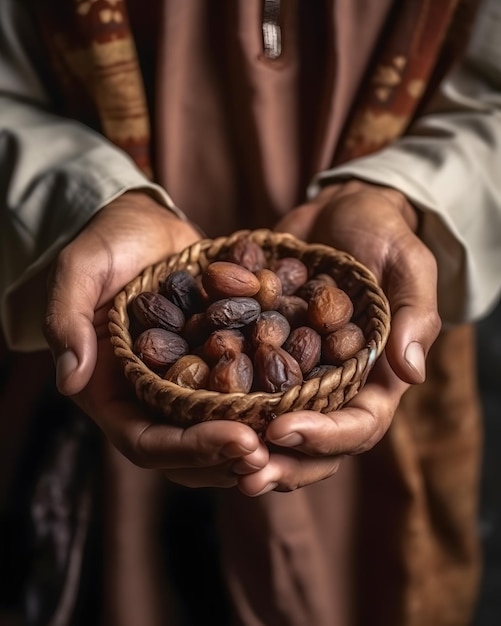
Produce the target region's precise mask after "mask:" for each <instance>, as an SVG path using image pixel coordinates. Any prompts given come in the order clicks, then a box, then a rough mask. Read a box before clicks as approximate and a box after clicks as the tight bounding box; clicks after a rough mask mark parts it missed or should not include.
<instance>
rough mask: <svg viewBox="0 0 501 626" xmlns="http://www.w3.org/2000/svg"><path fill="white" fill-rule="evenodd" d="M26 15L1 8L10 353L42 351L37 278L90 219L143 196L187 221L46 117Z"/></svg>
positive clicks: (98, 139)
mask: <svg viewBox="0 0 501 626" xmlns="http://www.w3.org/2000/svg"><path fill="white" fill-rule="evenodd" d="M23 6H24V3H21V2H17V0H3V1H2V2H1V3H0V250H1V253H0V254H1V263H0V319H1V324H2V329H3V332H4V334H5V336H6V340H7V343H8V345H9V347H11V348H13V349H19V350H33V349H40V348H44V347H45V341H44V339H43V336H42V332H41V320H42V319H43V314H44V310H45V289H44V286H43V284H42V281H43V276H44V272H45V271H46V269H47V267H48V266H49V264H50V263H51V261H52V260H53V259H54V258H55V256H56V254H57V253H58V251H59V250H60V249H61V248H62V247H63V246H64V245H65V244H66V243H67V242H68V241H69V240H71V239H72V238H73V237H75V235H76V234H77V233H78V232H79V231H80V230H81V229H82V228H83V226H84V225H85V224H86V223H87V222H88V220H89V219H90V218H91V217H92V216H93V215H94V214H95V213H96V212H97V211H99V210H100V209H101V208H102V207H103V206H105V205H106V204H108V203H109V202H111V201H112V200H113V199H114V198H116V197H118V196H119V195H121V194H122V193H124V192H125V191H128V190H131V189H145V190H146V191H147V192H148V193H150V194H151V195H154V196H155V198H156V199H157V200H158V201H159V202H160V203H161V204H163V205H164V206H165V207H166V208H168V209H170V210H173V211H175V212H176V213H177V214H178V215H179V216H180V217H181V218H183V217H184V216H183V214H182V213H181V212H180V211H179V210H178V209H176V207H175V206H174V204H173V203H172V201H171V199H170V197H169V196H168V195H167V193H166V192H165V191H164V190H163V189H162V188H161V187H159V186H158V185H154V184H152V183H150V182H149V181H148V180H147V179H146V178H145V176H144V175H143V174H142V173H141V172H140V171H139V170H138V169H137V168H136V166H135V164H134V163H133V162H132V161H131V159H129V157H128V156H127V155H125V154H124V153H123V152H121V151H120V150H118V149H117V148H115V147H114V146H113V145H112V144H110V143H109V142H108V141H106V139H105V138H104V137H102V136H101V135H100V134H98V133H95V132H93V131H92V130H90V129H89V128H87V127H85V126H83V125H81V124H79V123H77V122H74V121H71V120H67V119H64V118H60V117H57V116H55V115H53V114H51V113H50V112H49V110H48V109H49V102H48V97H47V95H46V93H45V91H44V89H43V86H42V84H41V83H40V81H39V79H38V77H37V73H36V71H35V68H34V59H36V54H37V50H36V42H37V37H36V33H35V31H34V30H33V29H32V28H31V24H30V20H29V17H28V16H27V15H26V14H24V13H23ZM37 277H40V278H41V280H40V281H38V282H37ZM23 290H25V291H26V294H27V297H19V296H20V294H22V295H24V293H23ZM20 302H22V305H20Z"/></svg>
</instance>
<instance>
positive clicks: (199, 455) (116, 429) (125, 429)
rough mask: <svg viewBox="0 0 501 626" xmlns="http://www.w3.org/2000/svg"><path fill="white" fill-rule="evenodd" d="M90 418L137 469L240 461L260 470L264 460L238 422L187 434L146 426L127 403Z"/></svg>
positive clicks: (205, 426) (197, 428)
mask: <svg viewBox="0 0 501 626" xmlns="http://www.w3.org/2000/svg"><path fill="white" fill-rule="evenodd" d="M83 408H86V405H85V404H83ZM90 412H91V414H92V415H93V417H94V419H95V420H96V422H97V423H98V424H99V425H100V426H101V427H102V428H103V430H105V432H106V434H107V436H108V438H109V439H110V441H111V442H112V443H113V444H114V445H115V446H116V447H117V448H118V449H119V450H120V451H121V452H122V454H124V455H125V456H126V457H127V458H128V459H130V460H131V461H132V462H133V463H135V464H136V465H139V466H140V467H146V468H150V469H162V470H166V469H181V468H190V467H200V468H202V467H211V466H216V465H218V464H220V463H223V462H226V461H228V460H231V461H232V462H234V461H236V460H238V459H241V458H244V457H245V458H246V462H247V463H248V464H251V465H253V466H255V467H262V466H263V465H264V464H265V463H266V462H267V460H268V452H267V449H266V446H264V444H262V442H260V440H259V437H258V436H257V434H256V433H255V432H254V431H253V430H252V429H251V428H249V427H248V426H245V425H244V424H240V423H238V422H232V421H226V420H225V421H223V420H213V421H208V422H204V423H201V424H195V425H193V426H190V427H189V428H179V427H177V426H173V425H169V424H162V423H157V422H152V421H151V418H150V416H149V415H148V414H146V413H144V412H143V411H142V410H141V408H140V407H139V406H138V405H137V403H136V402H134V401H133V400H132V399H131V398H129V399H127V398H125V399H124V400H123V401H122V400H120V401H117V402H115V403H113V404H112V405H109V404H106V405H104V406H103V407H102V408H101V409H100V410H99V409H97V410H96V409H94V410H92V411H90Z"/></svg>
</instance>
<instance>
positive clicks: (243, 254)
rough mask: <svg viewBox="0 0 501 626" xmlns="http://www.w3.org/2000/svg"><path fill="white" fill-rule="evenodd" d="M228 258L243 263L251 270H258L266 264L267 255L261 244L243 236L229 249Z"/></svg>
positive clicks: (243, 265)
mask: <svg viewBox="0 0 501 626" xmlns="http://www.w3.org/2000/svg"><path fill="white" fill-rule="evenodd" d="M226 258H227V260H228V261H231V262H232V263H237V264H238V265H242V267H245V268H246V269H248V270H249V271H250V272H257V271H258V270H261V269H263V267H265V265H266V256H265V254H264V252H263V249H262V248H261V246H259V245H258V244H257V243H256V242H255V241H252V239H247V238H246V237H242V238H240V239H238V240H237V241H236V242H235V243H234V244H232V245H231V246H230V248H229V249H228V254H227V257H226Z"/></svg>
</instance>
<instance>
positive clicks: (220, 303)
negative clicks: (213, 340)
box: [205, 298, 261, 328]
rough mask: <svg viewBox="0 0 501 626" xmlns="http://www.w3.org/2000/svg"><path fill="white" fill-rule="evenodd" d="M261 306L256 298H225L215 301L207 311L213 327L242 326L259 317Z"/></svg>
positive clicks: (206, 314) (206, 315)
mask: <svg viewBox="0 0 501 626" xmlns="http://www.w3.org/2000/svg"><path fill="white" fill-rule="evenodd" d="M260 313H261V307H260V306H259V303H258V302H257V301H256V300H254V298H223V299H222V300H216V301H215V302H213V303H212V304H211V305H210V306H209V307H208V308H207V311H206V312H205V318H206V320H207V323H208V324H209V325H210V326H212V327H213V328H241V327H242V326H246V325H247V324H250V323H251V322H253V321H254V320H256V319H257V318H258V315H259V314H260Z"/></svg>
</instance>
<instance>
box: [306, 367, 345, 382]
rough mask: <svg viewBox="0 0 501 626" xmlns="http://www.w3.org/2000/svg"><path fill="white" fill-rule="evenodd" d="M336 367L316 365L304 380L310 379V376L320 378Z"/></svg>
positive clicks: (333, 370)
mask: <svg viewBox="0 0 501 626" xmlns="http://www.w3.org/2000/svg"><path fill="white" fill-rule="evenodd" d="M337 369H339V368H338V367H336V366H335V365H317V366H316V367H314V368H313V369H312V370H311V371H310V372H308V374H307V375H306V376H305V377H304V379H305V380H311V379H312V378H321V377H322V376H324V375H325V374H330V373H331V372H335V371H336V370H337Z"/></svg>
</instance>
